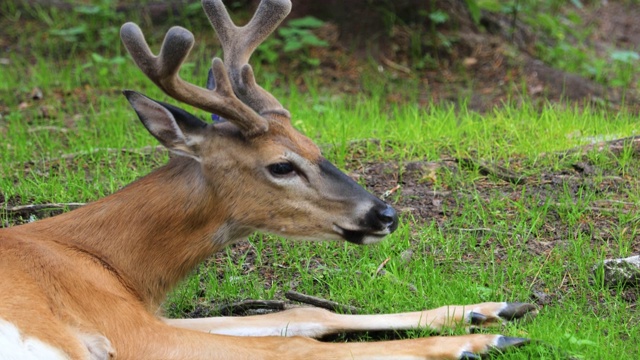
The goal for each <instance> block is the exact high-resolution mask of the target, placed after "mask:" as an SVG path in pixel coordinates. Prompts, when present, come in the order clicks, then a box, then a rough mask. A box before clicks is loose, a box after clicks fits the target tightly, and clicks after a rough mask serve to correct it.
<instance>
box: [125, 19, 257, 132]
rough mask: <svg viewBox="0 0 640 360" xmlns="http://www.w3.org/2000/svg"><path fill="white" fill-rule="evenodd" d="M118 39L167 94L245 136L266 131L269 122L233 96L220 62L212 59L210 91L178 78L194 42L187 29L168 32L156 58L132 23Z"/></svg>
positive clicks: (146, 73)
mask: <svg viewBox="0 0 640 360" xmlns="http://www.w3.org/2000/svg"><path fill="white" fill-rule="evenodd" d="M120 37H121V38H122V42H123V43H124V45H125V47H126V48H127V50H128V51H129V54H131V56H132V57H133V60H134V61H135V63H136V65H138V67H139V68H140V69H141V70H142V72H144V73H145V75H147V77H149V79H151V81H153V82H154V83H155V84H156V85H157V86H158V87H159V88H160V89H162V90H163V91H164V92H165V93H167V95H169V96H171V97H173V98H174V99H176V100H178V101H181V102H184V103H186V104H190V105H193V106H195V107H197V108H200V109H202V110H205V111H209V112H213V113H216V114H219V115H221V116H223V117H225V118H227V119H229V120H230V121H233V123H235V124H236V125H238V127H240V129H241V130H242V132H243V133H244V134H245V136H254V135H257V134H260V133H263V132H265V131H267V129H268V122H267V121H266V120H265V119H264V118H262V117H261V116H260V115H258V114H256V112H255V111H253V110H252V108H251V107H250V106H248V104H245V103H243V102H242V101H241V100H240V99H238V98H237V97H236V95H235V94H234V91H233V87H232V86H231V82H230V81H229V77H228V76H227V72H226V70H225V68H224V64H223V63H222V61H221V60H220V59H214V60H213V62H212V65H211V68H212V70H213V74H214V77H215V79H216V87H215V88H214V89H213V90H207V89H204V88H201V87H199V86H196V85H193V84H190V83H188V82H185V81H184V80H182V79H181V78H180V76H179V75H178V71H179V70H180V66H181V65H182V63H183V62H184V60H185V59H186V58H187V56H188V55H189V52H190V51H191V48H192V47H193V43H194V39H193V34H191V32H189V31H188V30H187V29H184V28H181V27H177V26H176V27H172V28H171V29H169V31H168V32H167V35H166V36H165V38H164V42H163V43H162V48H161V49H160V55H159V56H155V55H154V54H153V53H152V52H151V50H150V49H149V45H147V42H146V40H145V38H144V35H143V34H142V31H141V30H140V28H139V27H138V25H136V24H134V23H126V24H124V25H122V28H121V29H120Z"/></svg>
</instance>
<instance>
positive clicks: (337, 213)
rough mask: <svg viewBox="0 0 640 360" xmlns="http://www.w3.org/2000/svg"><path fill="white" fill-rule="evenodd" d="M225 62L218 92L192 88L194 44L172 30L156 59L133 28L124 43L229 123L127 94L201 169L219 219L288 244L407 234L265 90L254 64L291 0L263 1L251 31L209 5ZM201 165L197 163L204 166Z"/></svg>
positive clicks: (145, 66) (213, 86)
mask: <svg viewBox="0 0 640 360" xmlns="http://www.w3.org/2000/svg"><path fill="white" fill-rule="evenodd" d="M202 5H203V8H204V10H205V12H206V14H207V16H208V17H209V20H210V21H211V24H212V25H213V27H214V29H215V30H216V32H217V34H218V37H219V39H220V42H221V44H222V48H223V52H224V61H223V60H221V59H219V58H214V59H213V62H212V66H211V71H210V75H211V76H210V81H209V85H208V86H207V87H208V88H202V87H198V86H196V85H193V84H190V83H187V82H185V81H184V80H182V79H181V78H180V77H179V75H178V71H179V69H180V66H181V64H182V63H183V61H184V60H185V59H186V58H187V56H188V54H189V52H190V50H191V48H192V46H193V43H194V38H193V35H192V34H191V33H190V32H189V31H188V30H186V29H184V28H180V27H173V28H171V29H170V30H169V31H168V33H167V35H166V37H165V39H164V42H163V44H162V48H161V50H160V54H159V55H158V56H156V55H154V54H153V53H152V52H151V50H150V49H149V47H148V45H147V43H146V41H145V39H144V35H143V34H142V32H141V30H140V29H139V27H138V26H137V25H135V24H133V23H127V24H125V25H123V26H122V29H121V37H122V40H123V42H124V44H125V46H126V48H127V50H128V51H129V53H130V54H131V56H132V57H133V59H134V61H135V62H136V64H137V65H138V67H139V68H140V69H141V70H142V71H143V72H144V73H145V74H146V75H147V76H148V77H149V78H150V79H151V80H152V81H153V82H154V83H155V84H156V85H157V86H158V87H160V88H161V89H162V90H163V91H164V92H165V93H167V94H168V95H169V96H171V97H173V98H174V99H176V100H178V101H180V102H183V103H186V104H190V105H192V106H195V107H197V108H199V109H202V110H205V111H208V112H211V113H214V114H217V115H220V116H222V117H224V118H225V119H227V120H228V121H225V122H219V123H206V122H204V121H202V120H200V119H199V118H197V117H195V116H194V115H191V114H189V113H188V112H186V111H184V110H181V109H179V108H177V107H175V106H172V105H169V104H165V103H162V102H158V101H155V100H152V99H150V98H147V97H145V96H144V95H142V94H139V93H136V92H133V91H125V95H126V97H127V99H128V100H129V102H130V103H131V105H132V106H133V108H134V109H135V111H136V112H137V114H138V116H139V118H140V120H141V121H142V123H143V124H144V126H145V127H146V128H147V130H149V132H150V133H151V134H152V135H153V136H154V137H156V138H157V139H158V140H159V141H160V143H162V144H163V145H164V146H165V147H166V148H167V149H169V150H170V151H172V152H173V153H175V154H177V155H179V158H180V159H181V161H191V162H194V161H195V162H197V166H196V168H197V171H196V173H195V174H190V175H189V176H192V177H193V182H194V183H196V182H197V183H198V184H205V187H206V189H207V192H208V193H207V195H206V197H207V198H209V199H211V201H212V202H215V211H216V212H217V214H216V215H218V216H220V214H224V216H225V218H226V219H227V223H230V224H233V226H236V227H237V228H239V229H246V231H247V232H250V231H253V230H260V231H265V232H270V233H275V234H278V235H282V236H285V237H292V238H300V239H309V240H322V239H344V240H347V241H350V242H353V243H357V244H365V243H372V242H376V241H379V240H380V239H382V238H383V237H384V236H385V235H387V234H390V233H391V232H393V231H394V230H395V229H396V227H397V221H398V219H397V215H396V212H395V210H394V209H393V208H392V207H390V206H389V205H387V204H386V203H384V202H383V201H381V200H379V199H378V198H376V197H375V196H373V195H371V194H370V193H369V192H367V191H366V190H365V189H364V188H362V187H361V186H360V185H358V184H357V183H356V182H355V181H353V180H352V179H351V178H349V177H348V176H346V175H345V174H344V173H342V172H341V171H340V170H338V169H337V168H336V167H335V166H334V165H332V164H331V163H330V162H329V161H327V160H326V159H325V158H323V157H322V155H321V153H320V151H319V149H318V147H317V146H316V145H315V144H314V143H313V142H312V141H311V140H310V139H309V138H307V137H306V136H304V135H302V134H301V133H299V132H298V131H297V130H296V129H294V128H293V126H292V125H291V117H290V114H289V112H288V111H287V110H286V109H284V108H283V106H282V105H281V104H280V103H279V102H278V100H276V99H275V97H273V96H272V95H271V94H270V93H268V92H267V91H266V90H264V89H263V88H261V87H260V86H259V85H257V84H256V82H255V79H254V75H253V70H252V68H251V66H250V65H249V64H248V60H249V58H250V56H251V54H252V53H253V51H254V50H255V48H256V47H257V46H258V45H259V44H260V43H261V42H262V41H264V40H265V39H266V38H267V36H269V34H271V33H272V32H273V30H275V28H276V27H277V26H278V25H279V24H280V22H281V21H282V20H283V19H284V18H285V17H286V16H287V14H288V13H289V11H290V9H291V3H290V1H289V0H263V1H262V2H261V3H260V5H259V7H258V9H257V11H256V13H255V15H254V17H253V18H252V20H251V21H250V22H249V23H248V24H247V25H245V26H243V27H237V26H235V25H234V24H233V22H232V21H231V19H230V17H229V15H228V13H227V11H226V9H225V7H224V5H223V4H222V1H221V0H203V2H202ZM195 162H194V163H195Z"/></svg>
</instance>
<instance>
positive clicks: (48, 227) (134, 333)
mask: <svg viewBox="0 0 640 360" xmlns="http://www.w3.org/2000/svg"><path fill="white" fill-rule="evenodd" d="M290 6H291V4H290V3H289V1H288V0H264V1H263V2H262V3H261V4H260V7H259V8H258V11H257V12H256V15H255V16H254V19H252V21H251V22H250V23H249V24H248V25H246V26H245V27H241V28H238V27H236V26H235V25H233V23H231V20H230V19H229V17H228V15H227V13H226V10H225V9H224V6H223V5H222V3H221V1H220V0H204V1H203V7H204V9H205V12H207V15H208V16H209V18H210V19H211V22H212V24H213V25H214V27H215V28H216V29H217V31H218V34H219V36H220V38H221V41H222V44H223V48H224V51H225V56H226V57H227V58H226V59H225V61H224V62H223V61H222V60H220V59H214V61H213V63H212V71H211V75H212V76H211V78H210V82H209V84H208V86H207V89H203V88H199V87H197V86H195V85H191V84H187V83H185V82H184V81H182V80H181V79H180V78H179V76H178V69H179V67H180V64H181V63H182V61H184V59H185V58H186V56H187V55H188V52H189V50H190V48H191V46H192V44H193V37H192V35H191V34H190V33H189V32H188V31H186V30H184V29H182V28H172V29H171V30H170V31H169V33H168V35H167V37H166V38H165V42H164V44H163V47H162V50H161V52H160V56H158V57H156V56H155V55H153V53H151V51H150V50H149V49H148V47H147V45H146V42H145V40H144V37H143V35H142V33H141V32H140V29H139V28H138V27H137V26H135V25H133V24H125V25H124V26H123V28H122V31H121V36H122V38H123V41H124V42H125V45H126V46H127V49H128V50H129V52H130V53H131V54H132V56H133V58H134V60H135V61H136V63H137V64H138V66H139V67H140V68H141V69H142V70H143V71H144V72H145V74H147V75H148V76H149V78H150V79H151V80H153V81H154V83H156V84H157V85H158V86H160V87H161V88H162V89H163V90H164V91H165V92H166V93H167V94H169V95H171V96H172V97H174V98H176V99H178V100H180V101H183V102H186V103H189V104H192V105H194V106H197V107H199V108H201V109H204V110H207V111H211V112H214V113H216V114H219V115H222V116H224V117H225V118H227V120H228V121H224V122H221V123H216V124H208V123H205V122H203V121H201V120H200V119H198V118H197V117H195V116H193V115H191V114H189V113H187V112H185V111H183V110H181V109H179V108H177V107H175V106H172V105H169V104H165V103H162V102H158V101H155V100H152V99H149V98H147V97H145V96H144V95H142V94H139V93H135V92H133V91H125V95H126V97H127V99H128V100H129V102H130V103H131V105H132V106H133V108H134V110H135V111H136V113H137V114H138V117H139V118H140V120H141V121H142V123H143V124H144V126H145V127H146V128H147V130H149V132H150V133H151V135H153V136H154V137H156V138H157V139H158V140H159V141H160V143H162V144H163V145H164V146H165V147H166V148H168V149H169V150H170V151H171V152H172V153H173V154H174V155H175V156H173V157H172V158H171V159H170V161H169V163H168V164H167V165H165V166H163V167H161V168H159V169H157V170H156V171H154V172H152V173H151V174H149V175H147V176H145V177H143V178H141V179H139V180H138V181H136V182H134V183H132V184H130V185H128V186H127V187H125V188H123V189H122V190H120V191H118V192H116V193H115V194H112V195H110V196H107V197H106V198H103V199H101V200H98V201H96V202H94V203H91V204H89V205H86V206H85V207H82V208H80V209H77V210H75V211H72V212H68V213H65V214H62V215H59V216H56V217H52V218H48V219H45V220H41V221H37V222H34V223H30V224H26V225H21V226H17V227H12V228H7V229H0V359H2V360H5V359H56V360H58V359H73V360H76V359H92V360H93V359H112V358H118V359H229V360H244V359H247V360H249V359H250V360H255V359H264V360H267V359H294V360H295V359H300V360H303V359H345V360H346V359H361V360H365V359H366V360H372V359H389V360H391V359H459V358H460V359H462V358H465V359H472V358H475V356H476V355H474V354H475V353H482V352H485V351H487V350H489V349H491V348H494V347H498V348H504V347H507V346H512V345H518V344H521V343H524V342H526V339H517V338H507V337H502V336H500V335H469V336H462V337H431V338H425V339H413V340H402V341H394V342H379V343H369V344H367V343H344V344H328V343H322V342H318V341H316V340H313V339H311V338H317V337H321V336H323V335H326V334H331V333H336V332H341V331H368V330H388V329H395V330H403V329H413V328H420V327H426V328H432V329H434V330H439V329H442V328H444V327H447V326H452V325H455V324H467V325H474V326H480V325H483V326H489V325H492V324H501V323H502V322H503V321H506V320H510V319H513V318H518V317H522V316H524V315H526V314H533V313H535V308H534V307H533V306H531V305H528V304H520V303H483V304H475V305H468V306H445V307H442V308H438V309H434V310H427V311H417V312H412V313H402V314H388V315H362V316H355V317H354V316H353V315H337V314H332V313H330V312H327V311H324V310H319V309H312V308H311V309H304V308H303V309H294V310H289V311H285V312H282V313H277V314H270V315H265V316H258V317H247V318H223V317H222V318H204V319H183V320H181V319H163V318H161V317H160V316H158V312H159V308H160V305H161V303H162V301H163V300H164V299H165V297H166V295H167V293H168V292H169V291H170V290H171V289H172V288H173V287H174V286H175V285H176V284H177V283H178V282H179V281H180V280H182V279H183V278H184V277H185V276H186V275H187V274H188V273H189V272H190V271H191V270H192V269H194V268H195V267H196V266H197V264H199V263H200V262H201V261H203V260H204V259H206V258H207V257H208V256H210V255H211V254H213V253H214V252H216V251H219V250H220V249H222V248H224V247H225V246H227V245H229V244H231V243H233V242H235V241H237V240H240V239H243V238H245V237H246V236H248V235H249V234H251V233H252V232H254V231H263V232H269V233H273V234H278V235H282V236H286V237H291V238H298V239H308V240H340V239H341V240H346V241H349V242H352V243H356V244H368V243H374V242H377V241H379V240H381V239H382V238H383V237H384V236H386V235H388V234H390V233H392V232H393V231H394V230H395V229H396V227H397V215H396V213H395V211H394V210H393V208H391V207H390V206H389V205H387V204H385V203H384V202H382V201H381V200H379V199H378V198H376V197H375V196H373V195H371V194H370V193H368V192H367V191H366V190H365V189H363V188H362V187H361V186H360V185H358V184H357V183H356V182H355V181H353V180H352V179H350V178H349V177H348V176H346V175H345V174H343V173H342V172H340V171H339V170H338V169H337V168H336V167H335V166H333V165H332V164H331V163H330V162H328V161H327V160H326V159H324V158H323V157H322V156H321V154H320V151H319V149H318V147H317V146H316V145H315V144H314V143H313V142H312V141H311V140H310V139H308V138H307V137H305V136H304V135H302V134H300V133H299V132H297V131H296V130H295V129H294V128H293V127H292V126H291V121H290V115H289V112H288V111H287V110H286V109H284V108H283V107H282V106H281V105H280V104H279V103H278V101H277V100H276V99H275V98H274V97H273V96H272V95H271V94H269V93H267V92H266V91H265V90H264V89H262V88H260V87H259V86H258V85H257V84H256V83H255V80H254V79H253V72H252V70H251V67H250V66H249V65H248V64H247V61H248V59H249V56H250V55H251V52H252V51H253V49H255V47H256V46H257V45H258V44H259V43H260V42H261V41H262V40H264V38H266V37H267V36H268V35H269V33H271V32H272V31H273V29H275V27H276V26H277V25H278V24H279V22H280V21H281V20H282V19H283V18H284V17H285V16H286V15H287V14H288V12H289V9H290Z"/></svg>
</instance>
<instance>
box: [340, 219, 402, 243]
mask: <svg viewBox="0 0 640 360" xmlns="http://www.w3.org/2000/svg"><path fill="white" fill-rule="evenodd" d="M333 230H334V231H335V232H336V233H337V234H338V235H340V237H342V238H343V239H344V240H346V241H348V242H350V243H353V244H357V245H365V244H374V243H377V242H379V241H380V240H382V239H383V238H384V237H385V236H387V235H389V234H390V233H391V231H389V230H388V229H385V230H382V231H371V230H363V229H359V230H351V229H346V228H343V227H342V226H340V225H337V224H333Z"/></svg>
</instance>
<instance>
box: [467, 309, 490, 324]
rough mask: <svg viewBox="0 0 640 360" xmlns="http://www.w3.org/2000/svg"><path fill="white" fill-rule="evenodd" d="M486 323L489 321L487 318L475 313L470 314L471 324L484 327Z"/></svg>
mask: <svg viewBox="0 0 640 360" xmlns="http://www.w3.org/2000/svg"><path fill="white" fill-rule="evenodd" d="M485 321H487V317H486V316H484V315H482V314H480V313H477V312H474V311H472V312H470V313H469V322H470V323H471V325H482V324H483V323H484V322H485Z"/></svg>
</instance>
